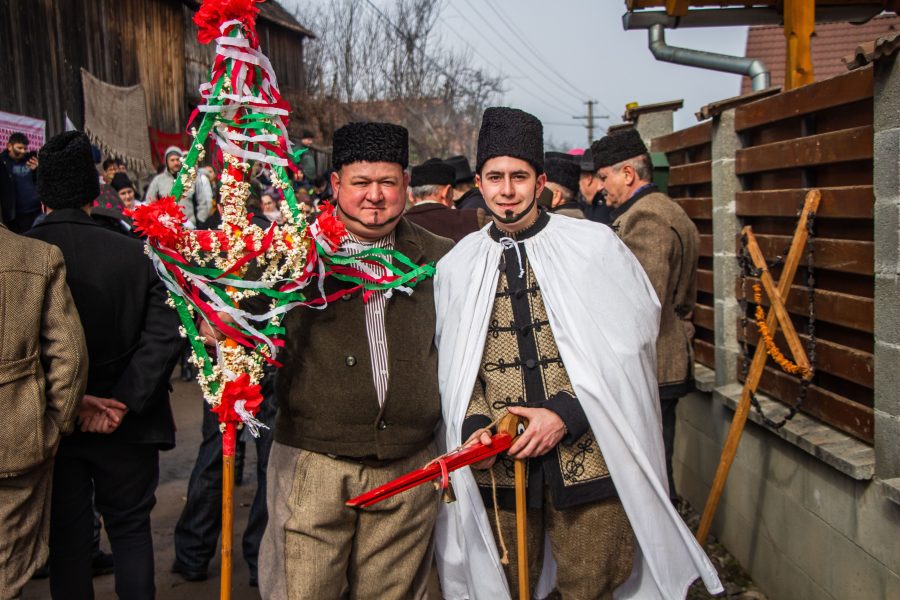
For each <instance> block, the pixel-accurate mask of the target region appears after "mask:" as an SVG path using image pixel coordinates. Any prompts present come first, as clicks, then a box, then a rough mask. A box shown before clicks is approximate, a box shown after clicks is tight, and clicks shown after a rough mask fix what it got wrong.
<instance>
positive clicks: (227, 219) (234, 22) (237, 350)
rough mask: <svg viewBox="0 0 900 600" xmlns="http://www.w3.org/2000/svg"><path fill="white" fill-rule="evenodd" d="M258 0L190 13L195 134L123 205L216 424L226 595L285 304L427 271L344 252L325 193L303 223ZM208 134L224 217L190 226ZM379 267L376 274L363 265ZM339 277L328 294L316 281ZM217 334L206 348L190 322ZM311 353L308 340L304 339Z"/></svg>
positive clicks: (404, 288) (402, 288)
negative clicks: (198, 50)
mask: <svg viewBox="0 0 900 600" xmlns="http://www.w3.org/2000/svg"><path fill="white" fill-rule="evenodd" d="M260 1H261V0H204V2H203V4H202V5H201V6H200V8H199V9H198V11H197V13H196V14H195V15H194V23H196V24H197V26H198V29H199V32H198V36H197V37H198V39H199V41H200V42H201V43H203V44H209V43H212V42H215V44H216V56H215V59H214V62H213V64H212V67H211V68H210V72H209V81H207V82H206V83H204V84H202V85H201V86H200V95H201V97H202V98H203V103H202V104H201V105H200V106H199V107H198V108H197V109H196V110H195V112H194V114H193V115H192V116H191V118H190V123H189V126H190V125H193V124H194V123H195V122H196V121H197V120H198V119H199V125H198V126H196V127H194V128H192V129H191V133H192V135H193V140H192V142H191V147H190V148H189V149H188V152H187V154H186V155H185V158H184V162H183V164H182V168H181V171H180V172H179V173H178V176H177V177H176V179H175V182H174V184H173V186H172V192H171V196H169V197H166V198H162V199H160V200H158V201H156V202H153V203H151V204H147V205H143V206H139V207H137V208H135V209H134V211H133V212H132V213H130V214H131V216H132V220H133V223H134V230H135V232H137V233H138V234H140V235H142V236H143V237H145V238H146V246H145V251H146V253H147V254H148V256H149V257H150V259H151V260H152V261H153V264H154V267H155V268H156V272H157V273H158V274H159V277H160V279H161V280H162V282H163V284H164V285H165V286H166V289H167V291H168V295H169V300H168V304H169V306H171V307H172V308H173V309H175V310H176V311H177V312H178V316H179V319H180V321H181V328H180V332H181V334H182V335H183V336H184V337H186V338H187V340H188V342H189V344H190V348H191V358H190V361H191V363H192V364H194V365H195V366H196V367H197V368H198V376H197V381H198V383H199V384H200V387H201V389H202V391H203V397H204V399H205V400H206V402H208V403H209V404H210V405H211V406H212V411H213V412H214V413H216V415H217V416H218V419H219V428H220V431H221V432H222V459H223V461H222V462H223V475H222V486H223V490H222V528H223V529H222V580H221V597H222V598H226V599H230V597H231V540H232V524H233V511H232V507H233V487H234V448H235V443H236V439H237V436H238V435H239V433H240V431H241V430H242V429H243V428H245V427H246V428H247V429H248V430H249V431H250V433H251V434H252V435H254V436H258V435H259V430H260V429H261V428H266V426H265V425H264V424H263V423H260V422H259V421H258V420H257V419H256V414H257V413H258V411H259V408H260V404H261V403H262V401H263V397H262V394H261V391H260V389H261V388H260V380H261V379H262V376H263V367H264V366H265V365H266V364H271V365H274V366H276V367H277V366H280V365H279V364H278V362H277V360H276V356H277V352H278V349H279V348H280V347H281V346H283V344H284V342H283V340H282V339H281V335H282V334H283V333H284V328H283V327H282V326H281V322H282V319H283V318H284V316H285V315H286V314H287V313H288V312H289V311H290V310H293V309H294V308H297V307H310V308H315V309H319V310H322V309H325V308H326V307H327V305H328V303H329V302H331V301H332V300H334V299H336V298H337V297H339V296H340V295H344V294H347V293H354V292H357V291H361V292H362V293H363V298H364V299H365V300H368V298H369V296H370V295H371V294H372V293H374V292H375V291H377V290H380V291H384V292H385V295H390V294H392V293H394V292H395V291H396V292H401V293H405V294H411V293H412V291H413V288H414V287H415V286H416V284H417V283H419V282H420V281H423V280H424V279H426V278H428V277H431V276H432V275H433V274H434V264H433V263H429V264H425V265H417V264H415V263H413V262H412V261H410V260H409V258H407V257H406V256H404V255H403V254H401V253H399V252H397V251H395V250H388V249H380V248H372V249H368V250H363V251H357V252H354V251H351V250H348V249H344V248H343V247H342V245H341V243H342V240H343V239H344V236H345V235H346V231H345V230H344V226H343V224H342V223H341V222H340V220H338V219H337V217H336V216H335V214H334V209H333V208H332V207H331V206H330V205H328V204H327V203H323V204H322V205H320V207H319V214H318V216H317V217H316V221H315V223H312V224H308V223H307V221H306V218H305V216H304V215H303V213H302V211H301V210H300V206H299V204H298V203H297V199H296V198H295V196H294V192H293V188H292V187H291V180H290V175H289V172H291V171H293V170H295V169H296V162H297V160H298V158H299V156H300V154H301V153H302V152H303V151H305V150H299V151H295V150H293V148H292V145H291V142H290V140H289V138H288V129H287V127H288V117H289V114H290V106H288V104H287V102H286V101H285V100H284V99H282V97H281V95H280V92H279V90H278V81H277V78H276V76H275V72H274V70H273V69H272V65H271V63H270V62H269V59H268V58H267V57H266V55H265V54H263V52H262V51H261V50H260V47H259V39H258V37H257V34H256V15H257V13H258V12H259V9H258V8H257V6H256V4H258V3H259V2H260ZM208 141H212V142H214V144H213V145H212V148H213V152H214V155H213V157H212V158H213V164H214V165H215V166H216V168H217V170H219V171H220V181H221V194H220V201H219V203H218V206H219V210H220V212H221V216H222V225H221V227H220V228H219V229H217V230H204V231H200V230H195V229H193V227H192V226H190V225H188V224H187V223H186V222H185V217H184V213H183V211H182V207H181V202H187V201H189V200H188V198H189V196H188V194H190V193H191V190H192V188H193V185H194V182H195V179H196V177H197V168H198V166H199V165H200V164H202V161H203V160H204V158H205V154H206V147H207V142H208ZM253 163H260V164H261V165H262V166H263V168H265V169H267V170H268V172H269V174H270V177H271V179H272V185H273V187H275V188H276V189H277V190H279V191H280V192H281V194H282V195H283V196H284V202H282V203H281V212H282V216H283V217H284V223H283V224H282V225H275V224H272V225H271V226H269V227H268V228H265V229H263V228H261V227H259V226H257V225H254V224H253V223H252V222H251V220H250V215H248V214H247V208H246V201H247V198H248V197H249V195H250V183H249V181H248V180H249V175H248V174H249V171H250V168H251V164H253ZM373 273H383V275H378V276H375V275H372V274H373ZM329 277H332V278H336V279H339V280H340V281H341V282H343V284H344V287H343V289H341V290H340V291H339V292H336V293H334V294H332V295H326V293H325V285H324V281H325V279H326V278H329ZM201 322H204V323H205V324H206V326H208V327H209V328H210V329H212V330H214V331H216V332H217V333H218V336H217V337H220V339H223V340H224V341H222V342H218V343H216V348H215V351H214V352H212V353H211V352H210V351H209V349H207V347H206V345H205V343H206V342H207V340H206V339H205V338H204V337H203V336H201V335H200V332H199V329H198V327H199V324H200V323H201ZM311 351H314V349H311Z"/></svg>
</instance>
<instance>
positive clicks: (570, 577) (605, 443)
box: [435, 108, 722, 600]
mask: <svg viewBox="0 0 900 600" xmlns="http://www.w3.org/2000/svg"><path fill="white" fill-rule="evenodd" d="M542 138H543V130H542V126H541V124H540V121H538V120H537V119H536V118H535V117H533V116H532V115H529V114H527V113H524V112H522V111H518V110H515V109H509V108H489V109H487V111H485V115H484V120H483V122H482V127H481V131H480V134H479V141H478V160H477V167H476V172H477V176H476V177H477V178H478V184H479V188H480V189H481V190H482V194H483V195H484V197H485V200H486V202H487V204H488V207H489V209H490V211H491V213H492V215H493V218H494V223H493V224H491V225H488V226H487V227H485V228H484V229H482V230H481V231H478V232H475V233H473V234H471V235H469V236H467V237H466V238H464V239H463V240H462V241H461V242H460V243H459V244H457V246H456V247H455V248H454V249H453V250H452V251H451V252H450V253H448V254H447V255H446V256H445V257H444V258H443V259H442V260H441V261H440V262H439V263H438V269H437V276H436V279H435V304H436V309H437V338H436V341H437V345H438V360H439V373H438V376H439V385H440V391H441V402H442V411H443V418H444V440H445V443H446V446H447V448H448V449H449V448H455V447H457V446H458V445H460V444H461V443H463V442H466V443H471V442H473V441H482V442H485V441H487V440H488V439H489V438H488V435H487V429H484V428H482V429H478V430H476V431H474V432H470V431H468V430H467V429H471V423H472V422H473V421H474V422H476V423H480V424H482V425H486V424H487V423H484V420H485V418H486V417H485V415H483V414H478V413H479V411H478V410H476V409H477V406H479V405H480V406H481V407H482V410H481V412H482V413H483V412H484V411H485V410H488V411H490V410H492V409H496V408H498V407H499V409H502V410H503V411H504V412H505V410H508V411H509V412H511V413H514V414H517V415H520V416H523V417H526V418H528V419H529V426H528V428H527V429H526V431H525V433H523V434H522V435H521V436H520V437H519V439H517V441H516V442H515V444H514V445H513V447H512V448H510V451H509V454H510V456H512V457H514V458H520V459H528V460H529V463H528V464H529V478H530V482H529V484H528V488H529V515H532V512H533V508H532V507H533V506H534V505H535V503H537V504H538V505H541V502H542V501H543V504H542V506H543V508H541V509H536V510H538V512H539V514H541V515H542V516H543V518H542V519H538V522H537V523H535V524H534V525H532V527H534V526H537V527H541V528H543V529H544V530H545V531H546V534H545V535H544V536H541V538H542V539H539V540H538V542H537V544H536V545H537V546H539V549H538V552H537V554H542V555H543V558H544V561H543V566H542V570H541V568H540V566H539V567H538V570H539V571H540V572H541V576H540V581H538V582H537V589H536V590H535V592H536V593H535V597H536V598H541V597H543V596H544V595H546V594H547V593H548V592H550V591H551V590H553V589H554V588H557V589H558V591H559V592H560V593H561V594H562V597H563V598H566V597H567V594H569V595H570V597H571V595H576V594H580V593H590V594H596V596H595V595H591V596H590V597H599V598H609V597H611V596H612V593H611V590H608V589H606V590H604V589H600V588H599V587H598V588H597V589H595V590H593V591H590V592H586V591H585V588H584V587H583V585H584V583H583V581H581V580H582V579H596V580H597V581H598V582H602V585H609V584H610V583H612V584H614V585H615V586H616V588H615V594H614V596H615V597H616V598H635V599H640V600H657V599H658V600H670V599H676V598H684V597H685V595H686V593H687V590H688V588H689V586H690V585H691V583H692V582H693V581H694V580H695V579H696V578H698V577H700V578H702V579H703V582H704V583H705V585H706V587H707V589H709V590H710V591H711V592H713V593H717V592H720V591H721V590H722V585H721V583H720V582H719V579H718V576H717V574H716V570H715V568H714V567H713V565H712V564H711V563H710V561H709V559H708V558H707V557H706V555H705V554H704V552H703V550H702V549H701V548H700V547H699V545H698V544H697V543H696V541H695V540H694V537H693V536H692V535H691V532H690V531H689V530H688V528H687V526H686V525H685V524H684V522H683V521H682V520H681V518H680V517H679V515H678V513H677V512H676V511H675V509H674V508H673V506H672V504H671V502H670V501H669V494H668V489H667V483H666V472H665V466H664V453H663V446H662V438H661V424H660V413H659V404H658V400H657V383H656V357H655V343H656V336H657V333H658V327H659V306H660V305H659V302H658V300H657V298H656V295H655V293H654V291H653V288H652V286H651V285H650V282H649V281H648V279H647V277H646V275H645V273H644V271H643V270H642V269H641V266H640V264H639V263H638V262H637V260H636V259H635V258H634V256H633V255H632V254H631V252H630V251H629V250H628V249H627V248H626V247H625V246H624V244H622V242H621V241H619V239H618V238H617V237H616V235H615V234H614V233H613V232H612V230H610V229H609V228H607V227H605V226H603V225H599V224H596V223H592V222H590V221H584V220H576V219H571V218H568V217H564V216H559V215H547V214H545V213H542V212H539V210H538V208H537V206H536V202H535V199H536V198H537V196H538V195H539V194H540V192H541V191H542V189H543V186H544V183H545V181H546V176H545V175H544V174H543V139H542ZM517 278H518V279H521V280H522V281H518V282H517ZM505 281H508V284H507V283H504V282H505ZM516 286H518V287H516ZM514 297H515V298H517V299H519V300H521V298H523V297H524V298H532V300H529V302H531V304H530V306H531V309H532V310H531V313H532V314H530V317H531V319H532V320H531V321H530V322H528V323H524V324H523V323H522V322H520V317H521V316H522V315H521V312H517V309H516V302H515V301H513V300H512V298H514ZM501 298H510V300H509V303H510V304H511V305H512V307H513V311H512V312H513V313H515V314H514V315H513V316H514V317H515V318H513V319H510V321H509V326H508V327H507V326H506V325H507V323H505V322H501V321H500V320H499V319H498V318H497V316H496V314H497V306H498V305H499V304H500V299H501ZM534 299H538V300H539V301H540V302H539V303H538V304H535V301H534ZM504 302H506V300H504ZM519 306H520V307H521V306H522V305H521V303H520V304H519ZM535 307H537V309H535ZM535 310H539V311H541V313H540V315H537V316H536V315H534V314H533V313H534V312H535ZM526 312H528V311H526ZM541 317H545V319H544V320H543V321H540V320H535V319H539V318H541ZM551 332H552V333H551ZM507 334H508V335H511V336H518V337H516V338H515V339H516V340H517V341H518V345H517V346H516V344H513V346H512V348H513V349H515V348H516V347H518V350H519V354H518V356H515V357H510V358H508V359H507V360H504V359H502V358H501V359H500V360H497V361H496V362H492V363H488V362H487V358H486V356H487V355H488V354H490V355H491V357H490V358H491V360H495V359H496V354H497V348H496V347H495V346H492V344H495V343H496V340H501V341H502V340H503V339H504V337H503V336H504V335H507ZM539 334H540V335H541V336H543V337H542V339H543V340H544V341H543V342H542V343H543V344H544V345H543V347H540V345H539V344H538V345H537V346H536V345H535V344H534V343H531V342H528V343H526V342H525V341H523V340H527V339H528V338H529V336H531V338H533V339H538V337H539ZM548 334H549V338H548V337H547V335H548ZM492 340H494V341H492ZM507 347H509V346H507ZM536 347H537V354H533V353H534V352H535V349H536ZM553 351H557V352H558V354H556V355H554V354H553ZM529 352H530V353H532V354H531V355H529ZM526 356H528V358H526ZM554 369H555V371H554ZM500 372H502V373H513V374H515V375H516V376H517V377H520V378H521V380H522V381H523V384H522V386H521V387H522V389H521V390H520V391H519V394H520V395H519V397H518V401H517V399H516V398H512V399H511V398H510V397H505V398H504V397H502V396H503V392H504V391H506V392H507V393H508V392H509V387H510V386H509V385H507V388H506V389H505V390H504V389H502V387H501V385H500V384H504V382H505V383H506V384H508V383H510V382H515V378H513V379H508V380H501V381H500V383H499V384H498V383H497V380H496V379H494V374H496V373H500ZM554 373H555V375H554ZM537 374H542V375H541V376H542V377H543V379H537V381H538V383H539V384H541V385H537V386H535V385H534V381H535V377H537ZM554 381H555V382H556V383H553V382H554ZM492 385H493V388H492ZM473 390H474V391H473ZM551 392H552V393H553V397H552V398H551V397H549V395H550V393H551ZM512 395H513V396H515V395H516V391H513V392H512ZM536 399H537V401H535V400H536ZM483 407H487V409H485V408H483ZM545 407H549V408H545ZM494 414H499V413H492V414H491V415H490V416H494ZM479 420H480V421H479ZM582 425H583V426H584V427H585V429H586V430H585V432H584V433H583V435H581V434H582V432H581V431H580V430H579V431H578V432H577V434H576V435H581V438H580V439H582V440H592V441H595V442H596V444H597V446H598V447H599V448H598V450H599V453H598V454H599V455H602V458H601V462H602V463H605V467H606V470H607V476H608V477H609V478H610V479H611V480H612V481H614V486H613V488H614V493H613V495H612V497H611V498H610V497H606V496H605V495H603V494H599V495H598V494H597V492H596V490H597V489H600V488H598V487H597V485H596V482H579V485H581V484H582V483H583V484H585V489H590V490H593V491H591V492H590V493H588V494H587V496H588V497H592V495H593V497H601V496H602V497H603V499H602V500H601V501H594V502H593V503H590V502H589V503H588V504H584V505H582V506H579V507H578V509H577V510H579V511H581V510H582V509H584V507H585V506H586V507H588V508H587V509H589V510H594V509H593V508H592V507H594V506H598V507H599V506H619V507H620V508H619V510H620V511H621V509H624V514H625V515H627V524H626V527H625V528H624V529H623V530H622V532H621V533H616V535H615V539H613V541H612V543H614V544H615V545H616V546H615V547H616V548H622V550H621V552H620V553H633V554H629V559H630V558H631V556H632V555H633V559H632V560H629V562H628V565H629V569H628V571H627V572H626V573H625V576H624V577H618V578H617V579H616V578H613V579H611V578H609V577H607V578H605V579H604V578H603V577H599V578H598V577H595V576H596V575H597V574H596V573H592V572H589V571H591V570H600V569H604V568H610V567H609V566H610V565H612V568H615V566H616V564H615V563H614V562H610V560H609V556H608V555H609V554H610V552H609V550H608V549H606V548H604V547H602V546H603V544H604V543H605V542H608V541H609V540H608V536H606V535H605V534H606V533H607V532H604V531H599V530H596V528H594V529H592V530H590V531H580V530H579V529H578V528H579V527H582V528H583V525H582V526H579V525H578V523H579V521H572V523H574V525H570V527H572V529H569V530H559V528H558V527H557V530H554V529H553V525H552V523H553V519H554V518H557V517H558V516H559V515H565V514H566V510H567V509H566V508H565V507H563V508H562V509H561V510H560V508H559V504H560V499H561V498H562V499H566V498H569V500H571V499H572V498H575V499H576V500H577V497H578V494H577V493H574V492H573V489H574V488H573V487H572V486H570V487H569V488H566V487H565V485H564V483H560V481H557V479H554V478H555V477H556V472H557V470H556V469H557V466H560V467H562V465H561V464H559V465H557V462H559V463H561V462H562V457H563V455H564V453H565V448H564V446H566V445H567V444H571V442H572V440H571V439H570V438H571V437H572V435H573V432H572V431H570V429H572V428H581V427H582ZM570 426H571V427H570ZM566 438H569V439H568V440H567V439H566ZM554 453H556V454H557V455H558V456H559V457H560V459H559V461H557V460H556V457H555V456H554ZM568 456H570V457H571V453H570V454H569V455H568ZM548 457H549V458H548ZM489 462H492V461H489ZM487 466H488V464H479V465H473V469H469V468H466V469H461V470H458V471H456V472H454V473H452V483H453V485H454V487H455V490H456V495H457V499H458V501H457V502H455V503H453V504H449V505H446V506H445V507H444V509H443V511H442V515H441V516H440V517H439V520H438V525H437V530H436V544H437V545H436V552H437V558H438V570H439V572H440V577H441V587H442V591H443V594H444V597H445V598H447V599H449V600H480V599H489V600H497V599H507V598H511V597H512V595H513V594H514V593H517V590H516V587H517V584H516V580H515V579H516V578H515V577H514V576H513V573H514V571H513V569H514V567H515V560H510V561H509V562H510V563H511V564H510V565H508V566H507V567H506V568H504V566H503V565H502V564H501V559H500V554H499V552H498V543H497V540H496V539H495V534H494V531H492V522H494V519H495V516H494V515H493V514H492V513H493V509H490V510H488V509H486V504H485V500H484V499H483V491H484V490H483V488H482V490H479V485H478V482H476V476H475V473H477V469H478V468H484V467H487ZM501 471H502V469H501ZM541 473H543V480H538V481H537V483H535V479H536V478H537V477H536V474H537V475H539V474H541ZM554 481H556V483H557V484H558V485H556V484H554V483H553V482H554ZM587 483H590V484H591V485H590V486H588V485H586V484H587ZM575 487H577V486H575ZM601 487H602V486H601ZM535 488H537V493H536V494H535V493H534V492H535ZM609 488H610V486H606V488H604V489H607V490H608V489H609ZM566 494H568V496H567V495H566ZM583 495H584V494H582V496H583ZM589 499H590V498H589ZM576 503H577V502H576ZM500 504H501V506H502V503H500ZM562 504H566V502H562ZM570 504H571V502H570ZM587 509H585V510H587ZM569 510H576V509H569ZM499 512H500V513H507V512H508V511H504V510H500V511H499ZM606 514H611V513H609V512H607V513H606ZM554 515H556V516H557V517H554ZM504 518H505V519H506V520H507V522H508V514H507V516H506V517H504ZM557 520H559V519H558V518H557ZM586 522H588V523H592V524H596V523H599V522H602V521H598V520H596V519H594V520H593V521H591V520H588V521H586ZM532 523H534V521H532ZM563 523H564V525H565V519H563ZM627 526H630V528H629V527H627ZM502 529H503V528H502V526H501V531H502ZM532 531H533V530H532ZM631 531H633V534H632V533H631ZM585 536H588V539H590V538H591V536H595V538H594V539H596V540H597V542H596V543H595V544H593V547H592V550H591V551H589V552H587V554H588V556H587V557H585V556H583V554H584V552H582V556H581V557H579V560H577V561H575V560H573V553H572V552H571V551H568V552H567V551H566V548H565V547H566V545H567V544H569V543H570V542H569V540H575V539H581V540H584V539H585ZM543 538H545V539H546V542H545V543H541V542H543V541H544V540H543ZM601 540H602V541H601ZM629 540H631V542H630V544H629ZM506 545H507V546H508V547H511V548H514V547H515V539H507V543H506ZM530 546H531V547H534V546H535V544H534V540H532V543H531V544H530ZM542 546H546V551H543V552H542V550H543V548H542ZM581 547H582V548H583V547H584V544H583V543H582V546H581ZM533 552H534V551H533V550H530V554H531V553H533ZM594 553H595V554H596V557H597V560H596V561H593V560H592V559H593V556H592V554H594ZM612 554H613V555H615V554H616V553H615V552H613V553H612ZM557 555H559V557H562V559H559V557H558V556H557ZM555 559H556V560H555ZM575 562H577V563H578V564H577V565H576V564H570V563H575ZM579 569H580V570H581V571H580V572H579V571H578V570H579ZM529 571H531V569H529ZM601 575H602V574H601ZM535 579H537V577H533V578H532V579H531V580H530V581H531V585H532V586H534V584H535ZM596 585H597V586H600V585H601V583H597V584H596ZM579 586H582V587H579ZM576 589H577V590H579V591H570V590H576ZM578 597H581V596H578Z"/></svg>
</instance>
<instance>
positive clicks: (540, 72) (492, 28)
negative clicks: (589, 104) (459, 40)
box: [465, 0, 584, 102]
mask: <svg viewBox="0 0 900 600" xmlns="http://www.w3.org/2000/svg"><path fill="white" fill-rule="evenodd" d="M465 3H466V4H467V5H468V6H469V8H470V9H472V12H473V13H475V14H476V15H477V16H478V18H480V19H481V21H482V22H483V23H486V24H487V26H488V27H490V29H491V32H492V33H494V34H496V37H498V38H499V39H500V40H501V41H502V42H503V43H504V44H506V45H507V46H508V47H509V49H510V50H512V51H513V52H518V57H519V58H520V59H521V60H523V61H525V64H527V65H528V66H529V67H531V68H532V69H534V71H535V72H536V73H537V74H539V75H540V76H541V77H543V78H544V79H546V80H547V81H548V82H549V81H551V78H550V77H548V76H547V73H546V72H544V70H543V69H541V68H540V67H539V66H537V65H536V64H534V63H533V62H531V60H530V59H529V58H528V57H527V56H525V55H524V54H522V53H521V52H520V51H519V49H518V48H516V47H515V46H514V45H513V44H512V43H511V42H510V41H509V39H508V38H507V36H504V35H501V34H500V32H499V31H497V29H496V28H495V27H494V26H493V25H491V22H490V20H489V19H486V18H485V16H484V15H483V14H482V13H481V11H479V10H478V9H477V8H475V6H474V5H473V4H472V3H471V2H470V1H469V0H465ZM501 20H502V19H501ZM504 24H505V21H504ZM507 27H508V26H507ZM483 38H484V40H485V41H486V42H488V43H491V41H490V40H491V36H483ZM491 44H492V43H491ZM492 45H493V44H492ZM494 48H495V49H496V46H495V47H494ZM498 52H499V50H498ZM551 70H552V69H551ZM554 85H555V84H554ZM559 91H560V92H563V93H565V94H569V95H570V96H572V97H573V98H574V99H575V100H577V101H578V102H581V99H582V98H583V97H584V96H579V95H576V94H573V93H572V92H570V91H569V90H567V89H564V88H562V89H560V90H559ZM545 93H546V91H545ZM557 100H559V98H558V97H557Z"/></svg>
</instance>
